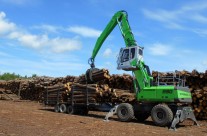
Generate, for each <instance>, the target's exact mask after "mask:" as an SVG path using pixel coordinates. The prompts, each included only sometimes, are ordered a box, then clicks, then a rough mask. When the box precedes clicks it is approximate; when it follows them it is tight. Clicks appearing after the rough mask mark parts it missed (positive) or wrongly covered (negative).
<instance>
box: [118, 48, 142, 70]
mask: <svg viewBox="0 0 207 136" xmlns="http://www.w3.org/2000/svg"><path fill="white" fill-rule="evenodd" d="M140 60H141V61H143V48H142V47H140V46H131V47H126V48H121V49H120V52H119V56H118V60H117V65H118V66H117V69H123V70H126V71H130V70H136V69H138V68H137V63H138V62H139V61H140Z"/></svg>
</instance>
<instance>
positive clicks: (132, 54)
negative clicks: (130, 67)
mask: <svg viewBox="0 0 207 136" xmlns="http://www.w3.org/2000/svg"><path fill="white" fill-rule="evenodd" d="M134 56H135V48H131V58H130V59H133V58H134Z"/></svg>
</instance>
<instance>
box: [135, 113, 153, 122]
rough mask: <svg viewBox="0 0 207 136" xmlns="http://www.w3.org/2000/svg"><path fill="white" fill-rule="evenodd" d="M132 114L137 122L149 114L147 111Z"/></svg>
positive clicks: (143, 119)
mask: <svg viewBox="0 0 207 136" xmlns="http://www.w3.org/2000/svg"><path fill="white" fill-rule="evenodd" d="M134 116H135V118H136V119H137V121H138V122H143V121H145V120H146V119H147V118H148V117H149V116H150V114H149V113H134Z"/></svg>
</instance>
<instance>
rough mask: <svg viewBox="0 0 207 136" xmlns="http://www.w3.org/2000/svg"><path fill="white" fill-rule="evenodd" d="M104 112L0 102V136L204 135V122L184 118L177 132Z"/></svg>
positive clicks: (28, 102) (206, 129) (205, 126)
mask: <svg viewBox="0 0 207 136" xmlns="http://www.w3.org/2000/svg"><path fill="white" fill-rule="evenodd" d="M105 114H106V113H105V112H94V111H90V112H89V115H88V116H80V115H68V114H62V113H55V112H54V111H53V108H49V107H44V106H43V105H41V104H40V103H37V102H30V101H23V102H13V101H6V100H1V101H0V136H65V135H68V136H83V135H84V136H121V135H127V136H135V135H136V136H138V135H140V136H151V135H165V136H167V135H170V136H174V135H176V136H181V135H182V136H195V135H196V136H207V121H206V120H204V121H198V122H199V124H200V126H199V127H197V126H193V125H192V123H193V122H191V121H188V120H187V121H185V122H184V123H182V124H179V125H178V126H177V131H169V130H168V128H167V127H158V126H155V125H154V124H153V122H152V121H151V119H150V117H149V118H148V119H147V120H146V121H145V122H144V123H138V122H136V120H134V121H132V122H129V123H126V122H120V121H118V120H117V118H116V117H115V116H114V117H113V118H111V119H110V121H109V122H104V121H103V119H104V117H105Z"/></svg>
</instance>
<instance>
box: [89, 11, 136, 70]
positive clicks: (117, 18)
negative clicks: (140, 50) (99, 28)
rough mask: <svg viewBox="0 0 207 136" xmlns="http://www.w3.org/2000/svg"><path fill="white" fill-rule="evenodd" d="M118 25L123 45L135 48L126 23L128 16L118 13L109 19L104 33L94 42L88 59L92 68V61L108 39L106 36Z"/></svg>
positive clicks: (134, 42)
mask: <svg viewBox="0 0 207 136" xmlns="http://www.w3.org/2000/svg"><path fill="white" fill-rule="evenodd" d="M117 24H118V25H119V28H120V30H121V33H122V36H123V38H124V41H125V44H126V46H127V47H129V46H132V45H133V46H136V45H137V43H136V41H135V39H134V36H133V34H132V32H131V28H130V26H129V23H128V15H127V12H126V11H123V10H122V11H118V12H117V13H116V14H115V15H114V16H113V17H112V19H111V21H110V22H109V23H108V25H107V26H106V28H105V29H104V31H103V32H102V33H101V35H100V36H99V37H98V40H97V41H96V45H95V47H94V49H93V53H92V56H91V58H90V61H91V63H92V65H93V66H92V67H94V64H93V63H94V59H95V57H96V55H97V53H98V51H99V49H100V48H101V46H102V44H103V42H104V41H105V39H106V38H107V37H108V35H109V34H110V33H111V31H112V30H113V29H114V28H115V27H116V25H117Z"/></svg>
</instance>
